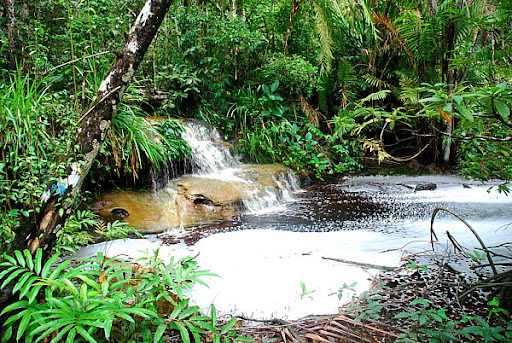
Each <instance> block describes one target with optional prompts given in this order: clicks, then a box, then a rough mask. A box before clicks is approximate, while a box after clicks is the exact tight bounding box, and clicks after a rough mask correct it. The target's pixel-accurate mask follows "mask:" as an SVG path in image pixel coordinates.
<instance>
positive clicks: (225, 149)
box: [181, 121, 241, 175]
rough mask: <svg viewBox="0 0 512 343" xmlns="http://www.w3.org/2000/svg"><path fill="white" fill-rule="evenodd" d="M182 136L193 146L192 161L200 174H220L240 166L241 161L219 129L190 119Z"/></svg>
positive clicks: (196, 171) (194, 169) (195, 170)
mask: <svg viewBox="0 0 512 343" xmlns="http://www.w3.org/2000/svg"><path fill="white" fill-rule="evenodd" d="M184 128H185V132H183V133H182V135H181V138H182V139H183V140H185V141H186V142H187V144H188V146H189V147H190V148H191V156H190V162H191V163H192V167H193V172H194V173H195V174H199V175H205V174H219V173H223V172H225V171H226V170H232V169H233V168H239V167H240V165H241V163H240V162H239V161H238V160H237V159H236V158H235V157H233V155H231V153H230V151H229V144H227V143H225V142H224V141H223V139H222V137H221V136H220V133H219V131H217V130H216V129H215V128H214V127H209V126H207V125H206V124H204V123H201V122H198V121H188V122H187V123H186V124H185V125H184Z"/></svg>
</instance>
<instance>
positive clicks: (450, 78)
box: [442, 18, 457, 163]
mask: <svg viewBox="0 0 512 343" xmlns="http://www.w3.org/2000/svg"><path fill="white" fill-rule="evenodd" d="M456 34H457V25H456V23H455V20H454V19H453V18H450V19H449V21H448V26H447V27H446V37H445V43H446V55H445V61H444V64H445V67H444V72H445V75H446V83H447V85H448V95H452V94H453V90H454V88H455V70H454V69H453V68H450V62H451V60H452V59H453V54H454V50H455V41H456V39H457V36H456ZM453 128H454V122H453V121H450V122H448V123H446V128H445V133H446V137H444V140H443V146H442V149H443V162H444V163H448V162H450V157H451V146H452V138H451V135H452V132H453Z"/></svg>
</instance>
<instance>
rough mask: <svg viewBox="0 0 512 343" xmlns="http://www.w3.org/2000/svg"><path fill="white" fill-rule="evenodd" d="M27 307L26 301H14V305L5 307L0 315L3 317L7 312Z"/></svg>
mask: <svg viewBox="0 0 512 343" xmlns="http://www.w3.org/2000/svg"><path fill="white" fill-rule="evenodd" d="M27 307H28V301H26V300H20V301H16V302H15V303H12V304H10V305H8V306H6V307H5V308H4V309H3V310H2V312H1V313H0V315H4V314H5V313H9V312H12V311H17V310H21V309H24V308H27Z"/></svg>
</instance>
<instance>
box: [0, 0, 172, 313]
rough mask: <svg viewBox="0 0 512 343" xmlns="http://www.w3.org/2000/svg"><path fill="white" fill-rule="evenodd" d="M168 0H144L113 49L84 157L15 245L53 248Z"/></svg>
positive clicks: (85, 123) (1, 297) (87, 122)
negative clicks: (117, 48)
mask: <svg viewBox="0 0 512 343" xmlns="http://www.w3.org/2000/svg"><path fill="white" fill-rule="evenodd" d="M170 4H171V0H147V2H146V4H145V5H144V7H143V8H142V10H141V12H140V13H139V15H138V17H137V18H136V20H135V23H134V24H133V26H132V28H131V29H130V32H129V33H128V39H127V40H126V43H125V45H124V47H123V48H122V49H121V51H119V52H117V53H116V56H117V58H116V60H115V62H114V64H113V66H112V68H111V69H110V72H109V73H108V75H107V76H106V78H105V79H104V80H103V82H102V83H101V85H100V88H99V90H98V94H97V100H96V101H95V103H94V104H93V105H92V106H91V108H90V109H89V110H88V111H87V112H86V113H84V114H83V116H82V118H80V123H81V125H80V128H79V130H78V134H77V138H78V143H79V146H80V149H81V153H82V154H83V156H84V157H83V160H82V161H81V162H80V163H76V164H74V165H73V166H70V172H69V176H68V177H67V178H65V179H63V180H61V182H60V183H61V184H63V185H66V187H67V189H66V192H65V194H64V195H63V196H59V195H54V196H52V197H50V198H49V199H47V200H46V202H45V203H44V204H43V206H42V208H43V209H44V210H43V211H41V213H40V215H39V218H37V220H34V223H33V224H30V225H22V227H20V231H19V234H18V235H17V242H16V243H15V244H14V248H15V249H23V248H29V249H30V251H31V252H32V253H33V252H35V251H36V250H37V249H39V248H43V249H44V252H45V255H46V256H48V254H49V253H50V252H51V251H52V249H53V247H54V246H55V238H56V233H57V231H58V230H59V228H60V227H61V226H62V224H63V223H64V220H65V217H66V215H67V214H69V212H70V208H71V206H72V204H73V203H74V200H75V198H76V196H77V194H78V193H79V191H80V189H81V187H82V185H83V183H84V181H85V178H86V177H87V174H88V173H89V170H90V169H91V166H92V163H93V162H94V159H95V158H96V156H97V155H98V152H99V149H100V147H101V144H102V143H103V141H104V140H105V137H106V134H107V130H108V128H109V127H110V123H111V121H112V117H113V115H114V114H115V112H116V109H117V106H118V105H119V102H120V101H121V98H122V96H123V92H124V90H125V89H126V87H127V86H128V84H129V83H130V81H131V80H132V78H133V75H134V74H135V71H136V70H137V68H138V67H139V65H140V62H141V61H142V58H143V57H144V54H145V53H146V51H147V50H148V47H149V45H150V44H151V41H152V40H153V38H154V36H155V34H156V32H157V30H158V28H159V27H160V24H161V23H162V20H163V18H164V16H165V14H166V13H167V11H168V10H169V7H170ZM9 293H10V291H9V287H7V288H6V289H5V290H4V293H3V294H0V305H2V303H4V302H6V301H9V300H8V299H9ZM0 307H2V306H0Z"/></svg>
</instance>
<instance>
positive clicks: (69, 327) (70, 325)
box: [50, 324, 74, 343]
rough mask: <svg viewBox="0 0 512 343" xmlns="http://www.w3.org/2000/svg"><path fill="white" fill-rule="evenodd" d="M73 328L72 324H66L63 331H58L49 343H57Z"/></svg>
mask: <svg viewBox="0 0 512 343" xmlns="http://www.w3.org/2000/svg"><path fill="white" fill-rule="evenodd" d="M73 326H74V325H73V324H68V325H67V326H66V327H64V328H63V329H60V330H59V333H58V334H57V335H56V336H55V337H54V338H53V339H52V340H51V341H50V343H59V342H60V340H61V339H62V337H64V335H65V334H67V333H68V331H69V330H71V329H72V328H73Z"/></svg>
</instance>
